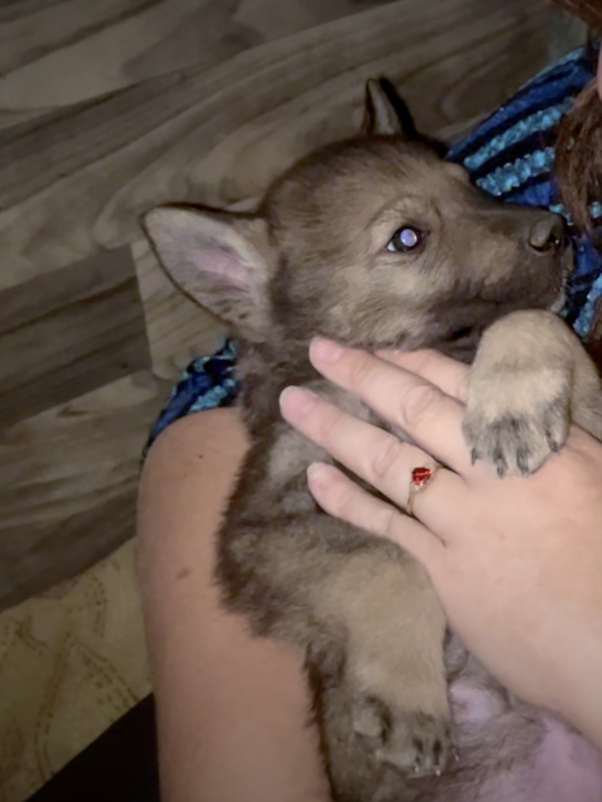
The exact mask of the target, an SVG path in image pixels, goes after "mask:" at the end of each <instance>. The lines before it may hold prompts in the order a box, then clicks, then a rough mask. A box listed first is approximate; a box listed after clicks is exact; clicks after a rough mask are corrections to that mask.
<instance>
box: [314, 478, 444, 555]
mask: <svg viewBox="0 0 602 802" xmlns="http://www.w3.org/2000/svg"><path fill="white" fill-rule="evenodd" d="M307 478H308V483H309V489H310V491H311V493H312V495H313V497H314V498H315V500H316V501H317V502H318V504H319V505H320V506H321V507H322V509H324V510H325V511H326V512H328V513H330V514H331V515H334V516H336V517H337V518H341V519H342V520H343V521H347V522H348V523H350V524H353V525H354V526H359V527H360V528H361V529H365V530H366V531H367V532H371V533H372V534H373V535H379V536H381V537H386V538H389V540H393V541H394V542H395V543H397V544H398V545H399V546H401V547H402V548H404V549H407V550H408V551H409V552H410V553H411V554H413V555H414V556H415V557H416V558H417V559H419V560H420V561H421V562H423V563H424V564H425V565H427V566H428V565H429V564H432V563H433V561H434V560H435V559H437V557H438V556H439V553H440V552H441V549H442V548H444V544H443V542H442V541H441V540H440V539H439V538H438V537H437V536H436V535H434V534H433V533H432V532H431V531H430V530H429V529H427V528H426V527H425V526H423V525H422V524H421V523H419V522H418V521H415V520H414V519H413V518H410V517H408V516H407V515H403V514H402V513H400V512H399V511H398V510H396V509H395V507H392V506H391V505H390V504H386V503H385V502H384V501H380V500H379V499H377V498H375V497H374V496H372V495H370V493H367V492H366V491H365V490H362V488H361V487H359V486H358V485H356V484H355V482H352V481H351V479H349V478H347V477H346V476H345V475H344V474H343V473H342V472H341V471H339V470H337V468H335V467H333V466H332V465H323V464H322V463H314V464H313V465H310V467H309V469H308V471H307Z"/></svg>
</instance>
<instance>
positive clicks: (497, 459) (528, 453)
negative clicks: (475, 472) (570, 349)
mask: <svg viewBox="0 0 602 802" xmlns="http://www.w3.org/2000/svg"><path fill="white" fill-rule="evenodd" d="M497 368H498V369H497V370H496V369H493V370H483V369H481V370H480V371H477V372H476V374H475V375H474V376H471V380H470V386H469V394H468V404H467V411H466V415H465V417H464V423H463V427H462V428H463V432H464V437H465V439H466V442H467V444H468V446H469V448H470V450H471V454H472V460H473V462H475V461H476V460H477V459H482V460H485V461H486V462H489V463H492V464H493V465H494V466H495V467H496V469H497V472H498V475H499V476H507V475H508V476H512V475H517V474H523V475H524V474H530V473H534V472H535V471H536V470H538V468H540V467H541V466H542V465H543V463H544V462H545V460H546V459H547V458H548V457H549V456H550V454H551V453H553V452H557V451H560V449H561V448H562V446H563V445H564V442H565V440H566V437H567V432H568V427H569V420H570V376H569V375H567V374H566V372H565V371H564V370H561V369H541V370H536V371H531V372H526V371H521V370H520V369H512V367H510V368H508V367H501V366H497Z"/></svg>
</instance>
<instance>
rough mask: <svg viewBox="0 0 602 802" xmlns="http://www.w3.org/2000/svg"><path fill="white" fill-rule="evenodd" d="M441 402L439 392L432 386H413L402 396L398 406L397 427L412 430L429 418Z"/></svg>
mask: <svg viewBox="0 0 602 802" xmlns="http://www.w3.org/2000/svg"><path fill="white" fill-rule="evenodd" d="M440 400H441V392H440V390H438V389H437V387H434V386H433V385H432V384H422V383H421V384H415V385H412V386H411V387H409V388H408V389H407V390H406V391H405V393H404V394H403V398H402V399H401V401H400V404H399V425H400V426H401V428H402V429H412V428H413V427H415V426H416V425H419V424H420V423H422V421H424V420H425V418H427V417H429V416H430V415H431V414H432V412H433V410H434V408H435V407H436V406H437V404H438V403H439V402H440Z"/></svg>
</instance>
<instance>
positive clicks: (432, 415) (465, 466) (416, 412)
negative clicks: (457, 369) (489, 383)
mask: <svg viewBox="0 0 602 802" xmlns="http://www.w3.org/2000/svg"><path fill="white" fill-rule="evenodd" d="M333 353H334V355H335V356H334V358H332V357H333ZM310 359H311V361H312V363H313V365H314V367H315V368H316V369H317V370H319V371H320V373H322V374H323V375H324V376H325V377H326V378H327V379H330V380H331V381H333V382H335V383H336V384H339V385H340V386H341V387H345V388H346V389H347V390H350V391H351V392H353V393H355V394H356V395H357V396H359V397H360V398H361V399H362V400H363V401H365V402H366V403H367V404H368V405H369V406H370V407H372V409H373V410H374V411H375V412H376V413H377V415H379V416H380V417H381V418H383V419H384V420H386V421H388V422H389V423H390V424H391V425H392V426H393V427H399V428H400V429H402V430H403V431H404V432H406V433H407V434H409V435H410V437H411V439H412V440H413V441H414V442H416V443H417V444H418V445H419V446H421V447H422V448H424V450H425V451H428V453H429V454H432V455H433V456H434V457H435V458H436V459H437V460H438V461H439V462H442V463H444V464H445V465H448V466H449V467H450V468H452V469H453V470H454V471H456V472H457V473H460V474H465V473H466V472H468V471H470V470H471V467H472V465H471V460H470V454H469V451H468V447H467V446H466V443H465V441H464V436H463V435H462V419H463V417H464V411H465V410H464V406H463V404H461V403H460V402H459V401H458V400H457V399H455V398H450V397H449V396H448V395H445V393H443V392H441V390H440V389H439V388H438V387H435V386H434V385H433V384H431V383H430V382H428V381H426V380H425V379H421V378H420V377H419V376H416V375H414V374H413V373H409V372H408V371H406V370H403V369H401V368H398V367H396V366H395V365H391V364H390V363H388V362H385V361H383V360H382V359H379V358H378V357H376V356H372V355H371V354H367V353H366V352H365V351H358V350H355V349H351V348H342V347H340V346H338V345H335V344H334V343H331V342H330V341H327V340H322V339H318V340H314V341H313V342H312V345H311V348H310Z"/></svg>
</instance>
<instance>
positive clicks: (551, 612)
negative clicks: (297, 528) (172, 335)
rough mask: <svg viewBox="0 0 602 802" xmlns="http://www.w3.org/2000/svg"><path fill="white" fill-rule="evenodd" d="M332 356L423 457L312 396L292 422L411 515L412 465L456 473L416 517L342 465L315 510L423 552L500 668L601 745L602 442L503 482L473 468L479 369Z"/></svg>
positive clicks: (293, 395)
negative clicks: (471, 427)
mask: <svg viewBox="0 0 602 802" xmlns="http://www.w3.org/2000/svg"><path fill="white" fill-rule="evenodd" d="M333 347H334V346H333V344H332V343H327V342H326V341H316V342H314V344H313V345H312V348H311V359H312V362H313V364H314V366H315V367H316V368H317V369H318V370H319V371H320V372H321V373H322V374H323V375H324V376H325V377H326V378H328V379H330V380H332V381H334V382H335V383H336V384H339V385H340V386H342V387H344V388H346V389H348V390H350V391H352V392H354V393H355V394H356V395H358V396H359V397H360V398H362V399H363V400H364V401H365V402H366V403H367V404H368V405H369V406H371V407H372V408H373V409H374V410H375V412H376V413H377V414H378V415H379V416H380V417H381V418H383V419H384V420H387V421H389V422H390V423H391V424H393V425H394V426H396V427H399V428H401V429H402V430H404V431H406V432H407V433H408V434H409V435H410V436H411V438H412V439H413V441H414V442H416V443H417V444H418V445H419V446H420V447H421V448H424V451H423V450H421V448H419V447H417V446H411V445H408V444H404V443H401V442H400V441H399V440H398V439H397V438H396V437H394V436H393V435H392V434H389V433H387V432H385V431H383V430H381V429H378V428H376V427H373V426H370V425H369V424H366V423H364V422H361V421H359V420H356V419H355V418H353V417H351V416H350V415H348V414H346V413H343V412H341V411H340V410H338V409H336V408H335V407H333V406H332V405H331V404H329V403H327V402H326V401H323V400H321V399H319V398H318V397H317V396H315V395H313V394H312V393H309V392H308V391H307V390H301V389H299V388H289V389H287V390H286V391H285V392H284V393H283V396H282V399H281V406H282V412H283V415H284V417H285V418H286V419H287V421H288V422H289V423H290V424H292V425H293V426H295V427H296V428H297V429H299V430H300V431H302V432H303V433H304V434H306V435H307V436H308V437H309V438H311V439H312V440H314V441H315V442H316V443H318V444H320V445H322V446H324V447H325V448H326V450H327V451H329V452H330V453H331V454H332V455H333V456H334V457H335V459H337V460H338V461H339V462H341V463H342V464H344V465H346V466H347V467H348V468H350V469H351V470H352V471H353V472H354V473H355V474H356V475H358V476H360V477H362V478H363V479H365V480H367V481H368V482H369V483H370V484H371V485H372V486H374V487H375V488H376V489H378V490H379V491H380V492H381V493H383V494H384V495H385V496H386V497H387V498H389V499H391V501H393V502H394V503H395V504H396V505H398V506H399V507H402V508H404V507H406V505H407V502H408V491H409V486H410V475H411V471H412V469H413V468H415V467H418V466H421V465H425V464H429V463H432V457H434V458H435V459H436V460H437V461H439V462H440V463H442V464H443V465H445V466H447V467H446V468H441V469H439V470H438V471H437V473H436V475H435V476H434V478H433V479H432V481H431V483H429V484H428V486H427V487H426V488H425V489H424V491H423V492H421V493H419V494H418V495H417V496H415V503H414V514H415V515H416V517H417V520H414V519H412V518H408V517H407V516H406V515H404V514H402V513H400V512H399V511H398V510H397V509H396V508H395V507H393V506H391V505H388V504H386V503H384V502H382V501H380V500H378V499H377V498H375V497H374V496H371V495H369V494H368V493H366V492H364V491H363V490H361V489H360V488H359V487H358V486H357V485H355V484H354V483H353V482H352V481H350V480H349V479H348V478H346V477H345V476H344V475H343V474H342V473H341V472H340V471H338V470H337V469H336V468H334V467H332V466H326V465H320V466H312V468H311V469H310V471H309V485H310V489H311V492H312V493H313V495H314V497H315V499H316V501H317V502H318V503H319V504H320V505H321V506H322V507H323V508H324V509H325V510H326V511H327V512H329V513H331V514H333V515H336V516H338V517H340V518H343V519H345V520H346V521H349V522H350V523H353V524H355V525H357V526H360V527H362V528H364V529H366V530H368V531H371V532H373V533H374V534H376V535H381V536H384V537H388V538H390V539H392V540H394V541H395V542H397V543H399V545H401V546H403V547H404V548H406V549H407V550H409V551H410V552H412V553H413V554H414V555H415V556H416V557H417V558H418V559H419V560H421V561H422V562H423V563H424V565H425V566H426V568H427V570H428V571H429V574H430V576H431V578H432V581H433V583H434V585H435V587H436V590H437V592H438V594H439V596H440V598H441V601H442V603H443V605H444V608H445V610H446V613H447V615H448V618H449V622H450V625H451V626H452V628H453V629H454V630H455V631H456V632H457V633H458V635H459V636H460V637H461V638H462V640H463V641H464V643H465V644H466V646H467V647H468V648H469V650H470V651H471V652H472V653H473V654H474V655H475V656H476V657H477V658H478V659H480V660H481V662H482V663H483V664H484V665H485V666H486V667H487V668H488V670H489V671H491V673H492V674H493V675H494V676H496V677H497V678H498V679H499V680H500V681H501V682H502V683H503V684H504V685H505V686H506V687H508V688H509V689H510V690H512V691H514V692H515V693H516V694H517V695H519V696H521V697H522V698H524V699H526V700H528V701H531V702H532V703H535V704H539V705H542V706H546V707H550V708H552V709H555V710H557V711H559V712H562V713H564V714H565V715H567V716H568V717H569V718H571V719H572V721H573V723H575V724H576V725H577V726H580V727H581V729H583V730H584V732H586V733H588V732H589V734H590V735H592V734H593V737H594V739H597V740H598V742H600V735H602V732H601V730H600V724H599V723H598V722H600V721H602V709H601V707H602V703H597V704H594V707H596V706H598V709H597V711H596V718H595V724H591V722H592V715H593V710H592V694H593V696H594V698H596V699H598V698H599V697H600V693H599V689H598V682H599V680H598V676H599V674H600V671H602V481H601V479H602V445H601V444H600V443H598V442H597V441H596V440H594V439H593V438H591V437H590V436H589V435H587V434H586V433H585V432H583V431H581V430H579V429H577V428H572V430H571V432H570V434H569V438H568V441H567V443H566V445H565V447H564V448H563V450H562V452H561V453H560V454H559V455H557V456H553V457H552V458H550V459H549V460H548V461H547V462H546V463H545V464H544V466H543V467H542V468H541V469H540V470H539V471H538V472H537V473H536V474H534V475H532V476H530V477H527V478H523V477H520V478H516V477H511V478H506V479H503V480H501V479H499V478H498V476H497V474H496V472H495V470H494V469H493V468H492V467H491V466H489V465H486V464H484V463H482V462H477V463H476V464H475V465H472V464H471V460H470V455H469V452H468V449H467V447H466V444H465V442H464V439H463V436H462V430H461V424H462V417H463V414H464V403H463V402H464V398H465V388H466V379H467V370H468V369H467V368H466V366H464V365H461V364H459V363H456V362H454V361H452V360H450V359H447V358H446V357H443V356H441V355H438V354H436V353H433V352H423V353H415V354H400V353H398V354H387V355H381V357H382V358H377V357H374V356H370V355H368V354H366V353H364V352H361V351H355V350H351V349H338V348H337V350H338V352H339V357H338V358H337V359H332V358H329V353H330V352H331V351H332V349H333ZM330 357H332V353H331V354H330ZM408 371H414V373H410V372H408ZM415 374H418V375H415ZM425 452H427V453H425ZM429 455H432V457H429ZM594 685H595V687H594ZM588 688H589V690H590V691H591V693H588ZM586 706H587V707H588V709H585V707H586ZM595 727H597V729H596V730H595V732H593V733H592V728H594V729H595Z"/></svg>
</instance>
